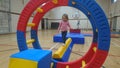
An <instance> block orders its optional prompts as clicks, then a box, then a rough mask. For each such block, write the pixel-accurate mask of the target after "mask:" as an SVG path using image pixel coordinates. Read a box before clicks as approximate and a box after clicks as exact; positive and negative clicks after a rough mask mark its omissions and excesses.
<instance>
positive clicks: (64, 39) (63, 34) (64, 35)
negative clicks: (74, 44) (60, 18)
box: [62, 31, 67, 43]
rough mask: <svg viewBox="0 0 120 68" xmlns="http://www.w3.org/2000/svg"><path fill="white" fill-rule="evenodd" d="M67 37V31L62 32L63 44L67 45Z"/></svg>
mask: <svg viewBox="0 0 120 68" xmlns="http://www.w3.org/2000/svg"><path fill="white" fill-rule="evenodd" d="M66 35H67V31H63V32H62V39H63V43H65V41H66Z"/></svg>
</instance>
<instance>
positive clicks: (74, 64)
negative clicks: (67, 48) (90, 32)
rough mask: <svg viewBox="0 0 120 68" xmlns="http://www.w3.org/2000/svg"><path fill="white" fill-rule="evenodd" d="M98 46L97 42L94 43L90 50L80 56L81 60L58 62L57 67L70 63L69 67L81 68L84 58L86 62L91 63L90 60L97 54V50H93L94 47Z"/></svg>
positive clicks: (63, 66) (63, 67) (64, 66)
mask: <svg viewBox="0 0 120 68" xmlns="http://www.w3.org/2000/svg"><path fill="white" fill-rule="evenodd" d="M95 46H97V43H92V44H91V47H90V49H89V51H88V52H87V53H86V54H85V56H83V57H82V58H80V59H79V60H76V61H73V62H63V63H62V62H58V64H57V68H66V66H67V65H69V68H80V67H82V63H81V62H82V60H84V61H85V62H86V63H89V62H90V60H91V59H92V58H93V56H94V55H95V52H94V51H93V47H95Z"/></svg>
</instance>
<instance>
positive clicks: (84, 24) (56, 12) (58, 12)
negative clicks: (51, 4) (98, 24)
mask: <svg viewBox="0 0 120 68" xmlns="http://www.w3.org/2000/svg"><path fill="white" fill-rule="evenodd" d="M96 1H97V2H98V4H99V5H100V6H101V7H102V9H103V10H104V12H105V14H106V16H107V17H108V18H109V6H110V0H96ZM76 12H77V13H78V14H80V18H79V19H82V20H80V28H81V29H91V24H90V22H89V20H88V19H87V17H86V16H85V15H84V14H83V13H82V12H81V11H79V10H77V9H75V8H71V7H58V8H55V9H53V10H51V11H49V15H48V17H47V18H48V19H61V17H62V15H63V14H64V13H67V14H68V15H69V18H70V19H74V18H73V15H75V14H76ZM83 19H84V20H83ZM59 21H60V20H49V27H50V23H51V22H59ZM69 21H70V25H71V27H72V28H74V29H76V28H77V25H76V24H77V20H69Z"/></svg>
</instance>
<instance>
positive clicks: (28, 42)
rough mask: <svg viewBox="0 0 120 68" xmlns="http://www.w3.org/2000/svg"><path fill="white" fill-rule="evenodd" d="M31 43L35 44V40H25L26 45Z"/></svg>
mask: <svg viewBox="0 0 120 68" xmlns="http://www.w3.org/2000/svg"><path fill="white" fill-rule="evenodd" d="M33 42H35V39H30V40H27V42H26V43H27V44H31V43H33Z"/></svg>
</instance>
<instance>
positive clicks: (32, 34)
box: [31, 30, 42, 49]
mask: <svg viewBox="0 0 120 68" xmlns="http://www.w3.org/2000/svg"><path fill="white" fill-rule="evenodd" d="M31 38H32V39H35V42H33V43H32V44H33V47H34V48H35V49H42V48H41V46H40V43H39V40H38V36H37V31H36V30H31Z"/></svg>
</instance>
